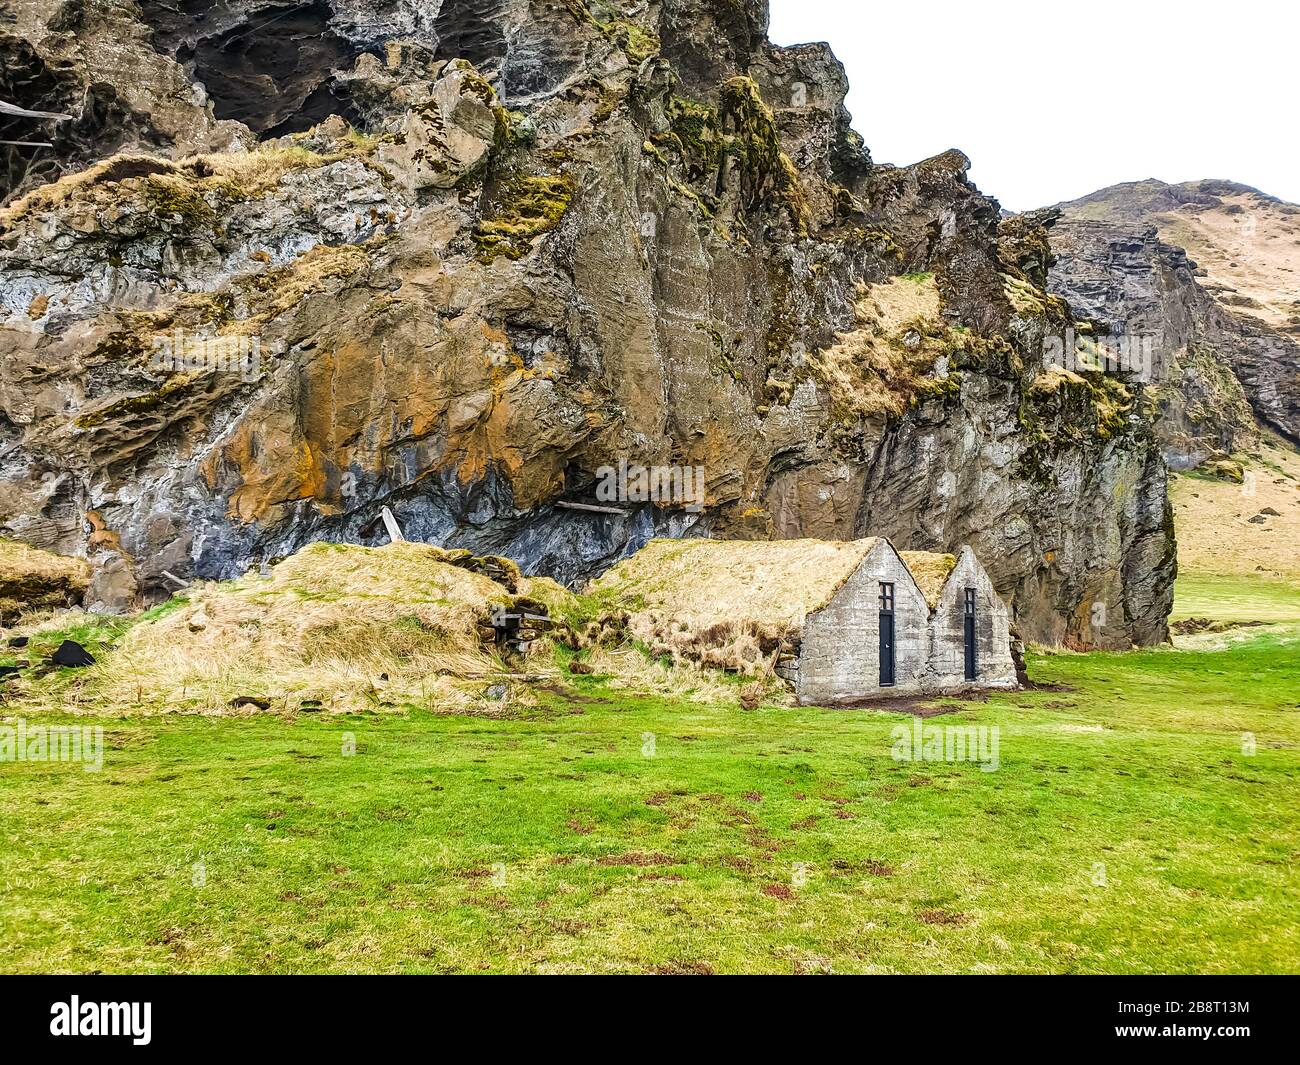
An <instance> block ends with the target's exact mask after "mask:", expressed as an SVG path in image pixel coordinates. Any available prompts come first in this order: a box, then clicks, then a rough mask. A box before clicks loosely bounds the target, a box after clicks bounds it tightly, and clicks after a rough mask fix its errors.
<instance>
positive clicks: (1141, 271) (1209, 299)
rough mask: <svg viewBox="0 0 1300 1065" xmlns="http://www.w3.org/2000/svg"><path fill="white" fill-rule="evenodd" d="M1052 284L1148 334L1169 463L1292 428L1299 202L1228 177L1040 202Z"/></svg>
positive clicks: (1084, 307) (1113, 324)
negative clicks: (1046, 222) (1045, 207)
mask: <svg viewBox="0 0 1300 1065" xmlns="http://www.w3.org/2000/svg"><path fill="white" fill-rule="evenodd" d="M1049 214H1050V217H1051V218H1052V219H1054V221H1053V224H1052V229H1051V243H1052V249H1053V251H1054V252H1055V255H1056V261H1055V263H1054V265H1053V267H1052V269H1051V274H1050V280H1049V287H1050V288H1051V289H1052V291H1053V292H1055V293H1058V294H1060V295H1061V296H1063V297H1065V298H1066V299H1068V300H1069V301H1070V302H1071V305H1072V306H1073V307H1074V308H1075V309H1076V310H1077V311H1078V312H1079V313H1080V314H1082V315H1084V316H1085V317H1087V318H1090V319H1092V320H1094V321H1097V322H1100V323H1104V325H1105V328H1107V329H1108V330H1109V331H1111V332H1113V333H1127V334H1132V335H1141V336H1143V337H1149V338H1151V340H1152V344H1153V359H1152V362H1153V367H1152V371H1153V389H1152V392H1153V395H1154V396H1155V397H1156V398H1157V401H1158V402H1159V404H1160V414H1159V417H1158V422H1159V426H1160V428H1159V432H1160V435H1161V438H1162V441H1163V442H1164V445H1165V454H1166V458H1167V460H1168V461H1169V462H1170V464H1171V465H1172V466H1174V467H1175V468H1183V467H1189V466H1197V465H1199V464H1201V463H1202V462H1204V461H1206V460H1207V459H1209V458H1213V457H1215V456H1221V455H1225V454H1230V453H1232V452H1234V451H1238V450H1241V449H1243V448H1252V447H1253V446H1254V445H1255V444H1256V442H1257V439H1258V438H1257V434H1256V432H1255V425H1254V423H1255V421H1256V420H1258V421H1259V422H1262V423H1263V424H1265V425H1266V426H1268V427H1269V428H1270V429H1272V430H1274V431H1275V432H1277V433H1280V434H1282V435H1283V436H1284V437H1286V438H1288V439H1289V440H1291V441H1292V442H1300V207H1297V206H1295V205H1293V204H1288V203H1284V202H1283V201H1281V200H1277V199H1275V198H1273V197H1270V196H1267V195H1265V194H1264V193H1261V192H1259V191H1257V190H1255V189H1251V188H1248V187H1247V186H1244V185H1237V184H1234V183H1231V182H1225V181H1197V182H1188V183H1185V184H1182V185H1168V184H1165V183H1164V182H1160V181H1154V180H1152V181H1140V182H1132V183H1129V184H1123V185H1115V186H1112V187H1111V188H1107V189H1102V190H1101V191H1099V192H1095V193H1092V194H1091V195H1089V196H1085V197H1082V198H1081V199H1078V200H1074V201H1072V202H1070V203H1064V204H1058V205H1057V206H1056V207H1055V208H1052V209H1050V212H1049Z"/></svg>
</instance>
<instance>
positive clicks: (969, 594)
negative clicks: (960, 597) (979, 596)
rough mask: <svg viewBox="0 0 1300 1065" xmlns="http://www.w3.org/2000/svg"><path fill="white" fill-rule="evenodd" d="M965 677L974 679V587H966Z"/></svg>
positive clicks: (964, 619)
mask: <svg viewBox="0 0 1300 1065" xmlns="http://www.w3.org/2000/svg"><path fill="white" fill-rule="evenodd" d="M962 620H963V621H964V622H965V623H966V679H967V680H974V679H975V589H974V588H967V589H966V609H965V617H964V618H963V619H962Z"/></svg>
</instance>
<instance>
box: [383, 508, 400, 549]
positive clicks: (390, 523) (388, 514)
mask: <svg viewBox="0 0 1300 1065" xmlns="http://www.w3.org/2000/svg"><path fill="white" fill-rule="evenodd" d="M379 516H380V517H381V518H383V519H384V528H385V529H387V530H388V538H389V539H390V540H392V541H393V543H395V544H400V543H402V542H403V541H404V540H405V539H406V537H405V536H403V535H402V527H401V526H400V525H398V524H397V519H396V518H395V517H393V512H392V511H391V510H389V509H388V508H387V507H384V509H383V510H381V511H380V512H379Z"/></svg>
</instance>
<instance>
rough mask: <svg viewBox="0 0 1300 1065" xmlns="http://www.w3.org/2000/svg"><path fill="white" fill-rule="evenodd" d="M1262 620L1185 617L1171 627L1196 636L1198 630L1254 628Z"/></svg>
mask: <svg viewBox="0 0 1300 1065" xmlns="http://www.w3.org/2000/svg"><path fill="white" fill-rule="evenodd" d="M1263 624H1264V622H1262V621H1211V620H1210V619H1209V618H1183V619H1182V620H1181V621H1175V622H1174V623H1173V624H1172V625H1170V626H1169V627H1170V628H1171V629H1172V630H1173V631H1174V633H1175V634H1176V635H1178V636H1195V635H1196V634H1197V633H1198V632H1227V631H1228V630H1229V629H1253V628H1258V627H1259V626H1261V625H1263Z"/></svg>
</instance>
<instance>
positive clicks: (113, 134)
mask: <svg viewBox="0 0 1300 1065" xmlns="http://www.w3.org/2000/svg"><path fill="white" fill-rule="evenodd" d="M14 10H15V12H16V14H15V15H11V16H10V17H9V19H8V21H7V23H0V49H3V50H4V51H5V54H6V56H7V57H8V56H18V55H22V56H23V57H25V58H24V62H25V63H26V64H27V69H29V70H30V71H32V72H33V74H32V76H31V77H29V78H27V79H25V80H23V79H11V80H10V81H9V82H8V83H6V84H4V85H2V86H0V98H2V99H6V100H8V101H10V102H12V103H14V104H17V105H19V106H21V107H25V108H29V109H34V110H48V111H64V112H67V113H69V114H71V115H72V118H71V119H69V120H65V121H59V120H54V119H33V118H23V119H16V120H15V121H17V122H21V123H26V125H25V126H22V127H21V134H22V135H21V136H15V137H13V138H12V139H22V140H37V139H44V140H45V141H46V142H47V143H49V144H51V145H52V147H51V148H41V149H36V148H20V149H18V151H19V152H20V153H27V154H26V155H24V156H22V160H23V162H22V164H21V165H17V164H14V165H11V167H10V169H9V173H8V177H7V181H8V188H9V189H10V191H11V196H10V200H9V202H8V204H7V206H6V207H5V208H4V209H3V211H0V478H2V479H3V480H2V481H0V533H3V534H4V535H10V536H14V537H17V538H20V539H23V540H26V541H28V542H30V543H33V544H36V545H39V546H42V547H49V548H53V549H56V550H60V551H63V552H67V553H74V554H82V555H86V556H88V557H89V558H90V560H91V561H92V563H93V564H94V567H95V577H94V580H93V583H92V587H91V593H90V598H91V600H92V601H96V602H99V603H102V604H105V605H117V606H120V605H123V604H125V603H127V602H129V601H132V600H134V599H136V598H138V597H144V598H151V597H156V596H158V595H160V594H163V593H164V592H165V591H166V590H168V584H167V580H166V578H164V576H163V571H164V570H167V571H169V572H171V573H173V574H177V575H180V576H187V575H190V574H199V575H202V576H206V577H229V576H233V575H236V574H238V573H240V572H242V571H243V570H244V569H246V568H247V567H248V566H249V565H251V564H254V563H255V562H256V561H257V560H259V559H261V558H265V557H268V556H270V557H274V556H278V555H282V554H286V553H288V552H290V551H292V550H294V549H295V548H297V547H299V546H301V545H302V544H305V543H308V542H311V541H314V540H321V539H334V540H344V541H351V542H360V543H371V542H382V540H383V538H384V532H383V527H382V525H381V524H380V522H379V511H380V508H381V507H383V506H385V505H387V506H389V507H391V509H392V510H393V512H394V513H395V514H396V515H397V518H398V520H399V522H400V523H401V525H402V527H403V528H404V530H405V532H406V534H407V535H408V536H409V537H411V538H413V539H420V540H426V541H430V542H436V543H439V544H445V545H450V546H456V547H468V548H472V549H474V550H475V551H477V552H480V553H481V552H487V551H491V552H494V553H498V554H502V555H506V556H509V557H512V558H515V559H518V560H519V561H520V562H521V563H522V564H523V565H524V567H525V569H526V570H527V571H530V572H544V573H548V574H553V575H556V576H558V577H560V578H561V579H564V580H566V581H569V582H576V581H579V580H581V579H583V578H585V577H587V576H590V575H593V574H595V573H598V572H600V571H601V570H602V569H603V568H605V567H606V566H608V565H609V564H610V563H611V562H612V561H613V560H615V559H617V558H618V557H621V556H623V555H625V554H626V553H628V552H629V551H631V550H632V549H634V548H635V547H636V546H638V545H639V544H640V543H642V542H644V540H645V539H646V538H647V537H648V536H651V535H654V534H672V535H694V534H704V533H709V534H712V535H715V536H722V537H755V538H768V537H789V536H795V535H802V536H819V537H828V538H847V537H851V536H857V535H867V534H884V535H888V536H890V537H891V538H893V540H894V542H895V543H896V544H897V545H898V546H899V547H900V548H914V549H940V550H951V549H953V548H956V547H957V546H959V545H961V544H963V543H970V544H972V545H973V546H974V547H975V549H976V550H977V551H978V553H979V555H980V557H981V559H982V560H983V561H984V562H985V563H986V565H987V567H988V569H989V571H990V573H991V574H992V576H993V578H994V580H995V582H996V583H997V586H998V588H999V591H1000V592H1001V593H1002V594H1003V595H1004V596H1005V597H1007V598H1008V599H1009V600H1010V602H1011V604H1012V610H1013V612H1014V617H1015V619H1016V621H1017V623H1018V624H1019V626H1020V628H1021V630H1022V632H1023V633H1024V634H1025V635H1026V636H1027V637H1029V638H1035V639H1041V640H1046V641H1068V642H1071V643H1074V644H1077V645H1082V646H1089V645H1098V646H1127V645H1128V644H1129V643H1130V642H1131V641H1137V642H1143V643H1145V642H1151V641H1156V640H1160V639H1163V638H1164V637H1165V635H1166V629H1165V616H1166V614H1167V612H1168V609H1169V605H1170V599H1171V586H1172V577H1173V571H1174V565H1175V563H1174V543H1173V529H1172V520H1171V512H1170V508H1169V504H1168V501H1167V498H1166V492H1165V467H1164V464H1163V461H1162V458H1161V454H1160V447H1159V444H1158V442H1157V440H1156V438H1155V436H1154V434H1153V432H1152V427H1151V422H1150V414H1151V407H1152V405H1151V403H1150V401H1149V398H1148V397H1146V396H1145V395H1144V393H1143V389H1142V387H1141V385H1140V384H1138V383H1137V382H1135V381H1133V380H1131V379H1127V378H1124V377H1123V376H1122V375H1114V374H1102V373H1091V372H1078V373H1076V372H1070V371H1063V370H1061V369H1060V368H1059V367H1054V366H1044V363H1043V342H1044V337H1045V336H1048V335H1050V334H1053V333H1055V332H1058V331H1060V330H1062V329H1064V328H1066V327H1067V326H1069V325H1070V324H1071V323H1072V321H1073V318H1072V315H1071V314H1070V312H1069V308H1068V307H1067V306H1066V305H1065V303H1064V302H1063V301H1062V300H1060V299H1058V298H1055V297H1052V296H1049V295H1048V294H1047V293H1046V292H1044V290H1043V284H1044V281H1045V259H1046V257H1047V255H1048V254H1049V253H1048V252H1047V250H1046V248H1047V244H1046V236H1045V233H1044V231H1043V229H1042V227H1041V226H1039V225H1037V224H1035V223H1031V222H1026V221H1025V220H1023V219H1022V220H1019V221H1015V220H1012V221H1011V222H1009V223H1003V224H1002V225H1000V224H999V213H1000V212H999V209H998V206H997V204H996V202H994V201H992V200H990V199H989V198H987V197H986V196H984V195H982V194H981V193H980V192H979V191H978V190H977V189H976V188H975V187H974V186H972V185H971V184H970V182H969V181H968V180H967V178H966V169H967V166H968V161H967V160H966V159H965V157H964V156H962V155H961V153H960V152H957V151H950V152H947V153H945V154H943V155H940V156H938V157H936V158H934V159H930V160H926V161H924V162H921V163H918V164H916V165H914V166H910V167H893V166H885V165H879V164H876V163H873V161H872V159H871V157H870V155H869V153H868V151H867V150H866V148H865V147H864V145H863V143H862V141H861V138H860V137H859V136H858V134H857V133H855V132H854V131H853V129H852V128H851V127H850V125H849V116H848V114H847V113H846V111H845V109H844V103H843V101H844V96H845V91H846V84H845V79H844V74H843V71H842V69H841V67H840V66H839V64H838V63H837V62H836V60H835V59H834V57H833V55H832V54H831V53H830V51H829V50H828V48H827V47H826V46H824V45H806V46H800V47H795V48H779V47H774V46H772V45H771V44H770V43H768V41H767V39H766V15H767V13H766V5H765V4H764V3H762V2H760V0H650V2H645V0H640V2H635V3H631V2H629V3H625V4H618V3H608V2H602V3H593V4H586V3H584V2H582V0H553V2H552V0H531V2H530V0H444V2H442V3H436V2H435V3H430V4H424V5H415V4H410V3H407V2H404V0H395V2H383V0H328V2H327V0H317V2H315V3H311V4H301V5H297V6H288V5H285V4H283V3H280V4H270V3H263V2H260V0H230V2H228V3H224V4H221V5H216V4H203V3H191V4H186V5H182V6H181V7H180V8H174V7H165V6H164V5H161V4H156V3H152V2H144V3H141V4H139V5H136V4H133V3H128V2H114V0H68V2H65V3H63V4H36V3H30V2H27V0H20V2H19V3H17V4H16V5H15V8H14ZM7 69H9V67H8V63H6V70H7ZM92 95H94V96H95V98H96V99H111V100H113V101H116V103H115V104H114V106H115V107H117V108H118V109H119V110H121V111H122V112H124V113H125V112H128V111H129V114H130V116H131V117H130V119H129V120H126V119H120V120H115V121H112V122H109V123H107V124H104V125H99V126H97V125H96V124H95V122H94V121H92V120H91V119H89V118H87V116H86V114H85V113H84V112H83V111H82V110H81V105H80V103H79V101H80V100H82V99H90V97H91V96H92ZM115 113H116V112H115ZM41 153H45V154H44V155H41ZM11 158H12V157H11ZM61 171H66V174H65V176H63V177H61V178H60V179H59V180H58V181H57V182H50V181H49V180H48V179H49V178H52V177H54V176H55V175H56V174H57V173H59V172H61ZM620 460H625V461H626V462H628V463H632V464H634V465H642V466H645V467H654V468H656V469H660V468H670V469H691V470H702V471H703V479H704V490H703V492H702V494H701V496H700V498H699V499H698V503H699V504H701V505H698V506H697V505H685V504H686V502H687V501H685V500H680V499H669V500H664V499H662V498H661V499H659V500H657V501H653V500H647V499H646V498H645V495H644V493H638V492H637V491H630V492H628V493H626V497H625V498H620V499H619V500H618V501H617V503H616V505H614V506H607V507H606V508H605V510H603V511H593V510H586V509H576V508H575V505H577V507H578V508H581V507H588V506H592V505H593V504H594V503H595V501H596V498H597V497H596V494H595V487H596V485H597V483H598V482H599V480H600V478H601V476H602V470H605V469H606V468H608V467H610V466H611V465H616V464H618V463H619V461H620ZM695 502H697V501H696V500H694V499H693V500H691V503H692V504H694V503H695Z"/></svg>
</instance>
